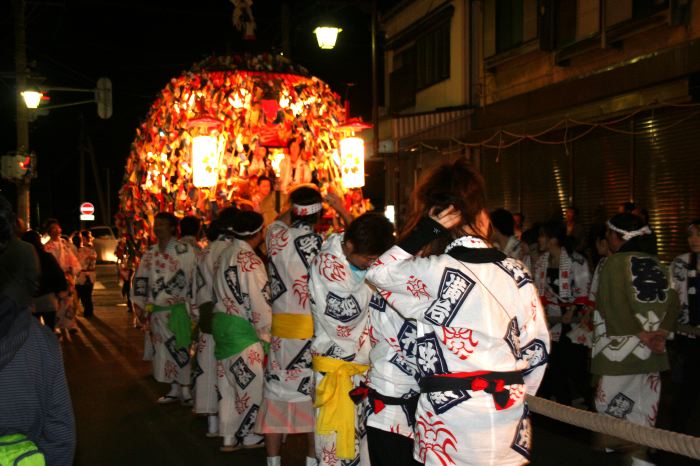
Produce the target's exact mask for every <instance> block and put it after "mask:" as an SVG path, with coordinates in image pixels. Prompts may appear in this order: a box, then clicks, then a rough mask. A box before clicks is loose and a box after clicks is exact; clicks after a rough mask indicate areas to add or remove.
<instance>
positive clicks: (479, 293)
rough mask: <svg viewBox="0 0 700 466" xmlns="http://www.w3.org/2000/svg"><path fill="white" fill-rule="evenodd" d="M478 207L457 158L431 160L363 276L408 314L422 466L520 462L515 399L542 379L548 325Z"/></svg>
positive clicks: (521, 422) (520, 411)
mask: <svg viewBox="0 0 700 466" xmlns="http://www.w3.org/2000/svg"><path fill="white" fill-rule="evenodd" d="M485 207H486V199H485V194H484V181H483V178H482V177H481V175H480V174H479V173H478V172H477V171H476V170H474V169H473V168H472V167H471V165H470V164H469V163H468V162H467V161H466V160H464V159H460V160H457V161H456V162H452V163H446V164H443V165H440V166H438V167H437V168H436V169H435V170H434V171H432V172H431V173H430V174H428V175H427V176H426V177H425V178H424V179H423V180H422V182H421V184H420V185H419V186H418V187H417V188H416V191H415V210H414V213H413V217H412V218H411V220H410V222H409V225H410V229H409V231H408V232H407V233H406V234H404V235H403V237H402V239H401V240H400V242H399V243H398V245H397V246H394V247H392V248H391V249H390V250H389V251H387V252H386V253H385V254H383V255H382V256H381V257H380V258H379V259H378V260H377V262H376V263H375V264H374V265H373V266H372V268H371V269H370V271H369V273H368V275H367V279H368V280H369V281H370V282H371V283H373V284H374V285H375V286H376V287H377V288H378V289H379V290H380V294H381V295H382V297H383V298H384V299H386V300H387V302H388V303H389V304H390V305H391V306H393V307H394V308H395V309H396V310H397V311H398V312H400V313H401V314H403V315H404V316H405V317H408V318H415V319H416V321H417V339H416V346H417V352H416V362H417V365H418V369H419V371H420V388H421V395H420V398H419V401H418V409H417V411H416V428H415V442H414V443H415V447H414V457H415V458H416V459H417V460H418V461H420V462H422V463H425V464H426V465H429V466H431V465H444V464H460V465H467V464H482V465H483V464H489V465H517V464H525V463H527V461H528V459H529V447H530V439H531V432H530V423H529V418H528V409H527V406H526V404H525V401H524V397H525V394H526V393H529V394H533V395H534V394H535V392H536V391H537V388H538V386H539V383H540V380H541V379H542V375H543V373H544V370H545V367H546V364H547V360H548V353H549V334H548V331H547V327H546V323H545V319H544V312H543V310H542V306H541V304H540V302H539V299H538V297H537V291H536V289H535V287H534V286H533V285H532V279H531V277H530V274H529V272H528V271H527V269H526V268H525V267H524V266H523V264H522V263H521V262H520V261H518V260H515V259H511V258H507V257H506V256H505V254H503V253H502V252H500V251H498V250H497V249H495V248H493V247H492V246H491V245H490V244H489V243H488V242H487V240H486V238H488V236H489V235H488V233H489V227H490V225H489V218H488V214H487V213H486V210H485ZM419 252H421V255H422V256H424V257H416V255H417V254H418V253H419ZM431 254H435V255H431Z"/></svg>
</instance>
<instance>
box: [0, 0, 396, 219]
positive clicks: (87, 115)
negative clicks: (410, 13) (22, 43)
mask: <svg viewBox="0 0 700 466" xmlns="http://www.w3.org/2000/svg"><path fill="white" fill-rule="evenodd" d="M0 3H1V4H2V5H1V6H0V73H1V74H0V115H1V118H0V135H2V137H1V138H0V154H6V153H8V152H10V151H13V150H15V149H16V129H15V100H14V99H15V97H14V96H15V92H16V85H15V81H14V78H13V77H12V73H13V72H14V17H13V9H12V3H13V2H12V1H9V0H8V1H5V2H0ZM288 3H289V5H290V12H291V49H292V50H291V52H292V57H291V58H292V60H294V61H295V62H297V63H299V64H302V65H304V66H305V67H306V68H308V69H309V71H310V72H311V73H312V74H313V75H315V76H317V77H319V78H320V79H322V80H324V81H326V82H328V83H329V84H330V85H331V87H332V88H333V89H334V90H335V91H336V92H337V93H338V94H340V95H341V96H342V97H345V96H346V95H347V96H349V100H350V112H351V116H362V117H363V118H364V119H365V120H366V121H370V120H371V48H370V15H369V2H361V1H356V2H350V1H347V2H343V1H334V0H331V1H318V2H314V1H305V0H290V1H289V2H288ZM395 3H397V2H396V1H391V0H386V1H380V2H379V6H380V10H382V9H386V8H387V7H388V6H391V5H392V4H395ZM363 5H364V7H363ZM233 9H234V7H233V4H232V3H231V2H230V1H228V0H201V1H199V2H192V1H169V2H165V1H162V0H148V1H137V0H113V1H104V0H64V1H58V0H48V1H30V0H27V5H26V12H27V15H26V16H27V20H26V22H27V59H28V61H29V62H30V63H31V66H30V69H31V75H32V76H36V77H37V78H43V81H42V82H43V84H44V85H47V86H62V87H77V88H94V87H95V85H96V81H97V79H98V78H99V77H102V76H105V77H108V78H110V79H111V80H112V86H113V109H114V112H113V115H112V118H111V119H109V120H101V119H100V118H99V117H98V116H97V111H96V106H95V104H84V105H81V106H75V107H68V108H61V109H54V110H51V111H49V113H48V115H44V116H38V117H37V118H36V120H34V121H33V122H31V123H30V129H29V131H30V136H29V140H30V149H31V150H33V151H34V152H35V153H36V154H37V157H38V170H39V176H38V178H37V179H35V180H34V182H33V184H32V192H31V202H32V212H31V218H32V223H33V224H35V223H36V222H37V219H38V218H40V219H41V221H45V220H46V219H47V218H49V217H56V218H58V219H59V220H60V221H61V222H62V223H63V224H64V230H67V231H72V229H74V228H77V226H78V205H79V204H80V202H81V201H82V199H80V195H79V192H80V191H79V181H78V180H79V146H80V134H81V119H82V122H83V124H84V132H85V133H84V134H85V136H86V137H87V138H88V139H89V140H90V142H91V143H92V145H93V147H94V152H95V155H96V158H97V165H98V173H99V176H100V177H101V182H102V188H103V190H106V189H107V186H106V185H107V182H108V180H109V185H110V190H109V199H110V201H109V202H110V204H111V213H112V215H113V214H114V213H115V212H116V210H117V208H118V199H117V192H118V189H119V186H120V185H121V181H122V177H123V175H124V173H123V171H124V164H125V161H126V158H127V156H128V155H129V148H130V145H131V143H132V141H133V139H134V136H135V129H136V127H137V126H138V125H139V123H140V121H141V120H142V119H144V118H145V116H146V114H147V112H148V108H149V107H150V105H151V103H152V102H153V100H154V99H155V98H156V96H157V95H158V93H159V92H160V90H161V89H162V88H163V87H164V86H165V84H166V83H167V81H168V80H169V79H170V78H172V77H175V76H178V75H179V74H180V73H181V72H182V71H184V70H187V69H189V68H190V67H191V65H192V64H193V63H195V62H197V61H199V60H201V59H202V58H204V57H206V56H208V55H211V54H216V55H226V54H232V53H237V52H256V53H260V52H271V51H273V52H274V51H276V50H277V51H279V50H281V43H282V35H281V32H280V29H281V27H280V24H281V2H280V1H273V0H254V2H253V14H254V16H255V20H256V23H257V30H256V40H255V41H245V40H243V37H242V34H241V33H240V32H239V31H238V30H236V29H235V28H234V27H233V23H232V14H233ZM320 15H325V16H329V17H333V18H335V19H336V20H337V21H338V23H339V26H340V27H342V28H343V32H342V33H341V34H340V36H339V38H338V43H337V45H336V48H335V49H334V50H330V51H323V50H320V49H319V48H318V46H317V45H316V39H315V36H314V35H313V34H312V31H313V29H314V27H315V25H316V22H317V21H318V20H319V19H320V17H319V16H320ZM380 42H381V39H380ZM380 45H381V43H380ZM379 62H380V66H381V62H382V52H381V49H380V50H379ZM379 75H380V76H381V69H380V73H379ZM347 83H354V84H355V85H354V86H348V85H347ZM380 92H381V81H380ZM86 95H87V94H80V93H71V92H57V91H56V92H51V93H50V96H51V102H50V105H57V104H63V103H69V102H76V101H79V100H84V99H86ZM87 98H89V97H87ZM381 99H382V96H381V95H380V105H381ZM87 163H88V164H87V166H86V173H87V176H86V179H87V181H86V192H87V196H86V197H87V199H85V200H88V201H91V202H93V204H95V205H97V196H96V192H97V191H96V188H95V182H94V177H93V176H92V166H91V165H90V164H89V158H87ZM0 189H1V190H2V193H3V194H4V195H5V196H6V197H8V198H9V199H10V201H11V202H13V204H14V202H15V187H14V185H13V184H11V183H8V182H6V181H4V180H3V181H0ZM98 218H99V217H98Z"/></svg>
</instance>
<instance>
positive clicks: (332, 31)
mask: <svg viewBox="0 0 700 466" xmlns="http://www.w3.org/2000/svg"><path fill="white" fill-rule="evenodd" d="M341 31H342V29H340V28H336V27H326V26H319V27H317V28H316V29H314V34H316V41H317V42H318V46H319V47H321V48H322V49H326V50H330V49H332V48H333V47H335V41H336V39H338V33H339V32H341Z"/></svg>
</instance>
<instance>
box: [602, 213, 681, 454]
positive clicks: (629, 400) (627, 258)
mask: <svg viewBox="0 0 700 466" xmlns="http://www.w3.org/2000/svg"><path fill="white" fill-rule="evenodd" d="M607 227H608V232H607V239H608V244H609V246H610V250H611V251H612V252H613V254H612V255H611V256H610V257H608V259H607V260H606V261H605V265H604V266H603V268H602V270H601V272H600V282H599V286H598V293H597V295H596V303H595V304H596V306H595V307H596V322H595V328H594V341H593V359H592V361H591V372H593V374H595V375H596V376H598V377H599V381H598V388H597V391H596V397H595V405H596V410H597V411H598V412H599V413H601V414H606V415H608V416H612V417H616V418H618V419H624V420H626V421H629V422H632V423H635V424H641V425H644V426H650V427H653V426H654V424H655V422H656V417H657V414H658V407H659V397H660V392H661V377H660V375H659V373H660V372H661V371H664V370H667V369H668V368H669V361H668V356H667V354H666V338H667V336H668V335H669V333H670V332H671V331H673V329H674V328H675V324H676V316H677V313H678V307H679V306H678V295H677V294H676V291H675V290H674V289H673V287H672V285H671V281H670V274H669V273H668V269H666V268H664V267H662V266H661V264H660V262H659V259H658V258H657V257H656V238H655V237H654V235H653V233H652V231H651V229H650V228H649V226H648V225H646V224H645V221H644V220H643V219H642V218H641V217H638V216H636V215H633V214H629V213H622V214H617V215H615V216H614V217H612V218H611V219H610V220H609V221H608V222H607ZM608 446H610V447H613V448H615V447H618V446H619V442H617V444H608ZM623 450H624V451H625V452H627V453H628V454H629V456H630V457H631V460H632V461H631V464H632V465H633V466H650V465H652V463H650V462H649V461H648V460H647V456H646V447H644V446H636V447H632V448H630V446H629V445H624V448H623ZM627 464H629V463H627Z"/></svg>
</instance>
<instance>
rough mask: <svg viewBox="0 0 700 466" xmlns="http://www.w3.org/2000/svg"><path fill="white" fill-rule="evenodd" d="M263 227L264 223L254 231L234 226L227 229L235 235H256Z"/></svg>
mask: <svg viewBox="0 0 700 466" xmlns="http://www.w3.org/2000/svg"><path fill="white" fill-rule="evenodd" d="M262 227H263V224H262V223H261V224H260V226H259V227H258V228H256V229H255V230H253V231H237V230H235V229H233V228H231V229H230V230H228V229H227V231H231V232H232V233H233V234H234V235H238V236H250V235H254V234H255V233H257V232H259V231H260V230H262Z"/></svg>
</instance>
